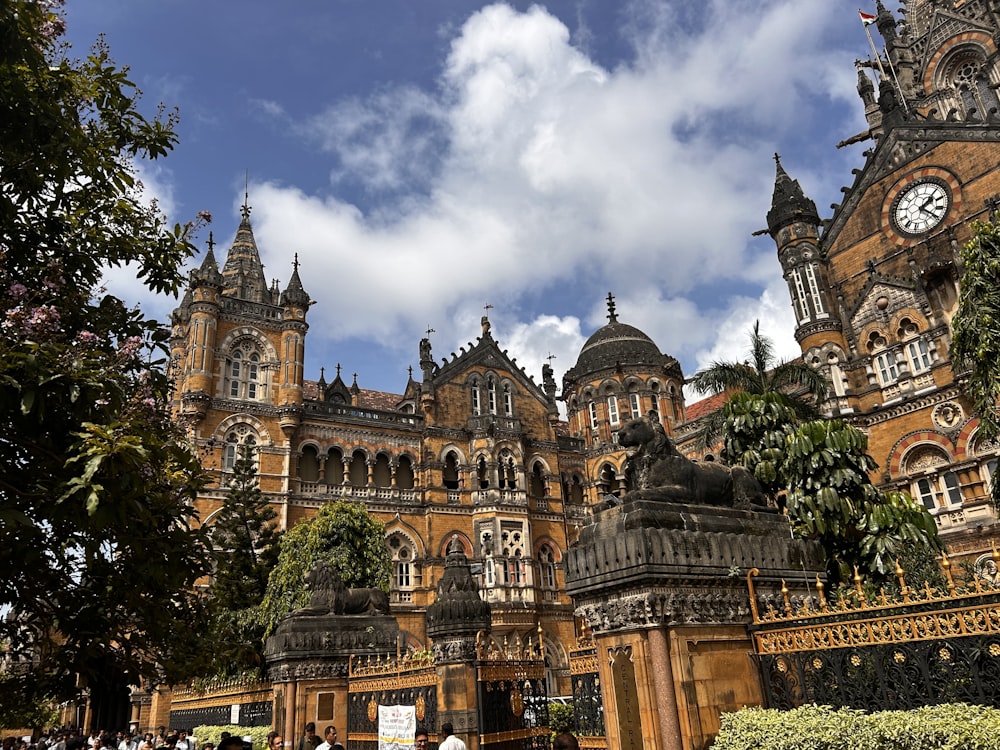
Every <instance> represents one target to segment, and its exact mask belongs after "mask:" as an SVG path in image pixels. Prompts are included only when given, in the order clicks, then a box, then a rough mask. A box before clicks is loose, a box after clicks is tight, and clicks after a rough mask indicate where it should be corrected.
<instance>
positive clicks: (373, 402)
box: [302, 380, 403, 411]
mask: <svg viewBox="0 0 1000 750" xmlns="http://www.w3.org/2000/svg"><path fill="white" fill-rule="evenodd" d="M302 397H303V398H304V399H305V400H306V401H319V400H321V399H322V395H321V394H320V392H319V383H317V382H316V381H315V380H306V381H304V382H303V383H302ZM402 400H403V397H402V395H400V394H399V393H389V392H388V391H372V390H369V389H368V388H361V389H359V393H358V406H364V407H366V408H368V409H380V410H382V411H395V410H396V408H397V404H399V402H400V401H402Z"/></svg>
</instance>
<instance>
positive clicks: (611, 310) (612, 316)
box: [608, 292, 618, 323]
mask: <svg viewBox="0 0 1000 750" xmlns="http://www.w3.org/2000/svg"><path fill="white" fill-rule="evenodd" d="M608 322H609V323H617V322H618V313H617V312H616V311H615V296H614V295H613V294H612V293H611V292H608Z"/></svg>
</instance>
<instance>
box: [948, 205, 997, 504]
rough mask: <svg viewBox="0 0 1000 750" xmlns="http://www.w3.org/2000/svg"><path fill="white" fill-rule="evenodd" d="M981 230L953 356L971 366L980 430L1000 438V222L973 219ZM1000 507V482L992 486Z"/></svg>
mask: <svg viewBox="0 0 1000 750" xmlns="http://www.w3.org/2000/svg"><path fill="white" fill-rule="evenodd" d="M973 229H974V231H975V235H974V236H973V238H972V239H971V240H969V242H968V243H966V245H965V247H963V248H962V266H963V270H962V290H961V293H960V295H959V298H958V311H957V312H956V313H955V316H954V317H953V318H952V321H951V325H952V331H953V336H952V341H951V355H952V360H953V362H954V365H955V369H956V370H957V371H963V370H964V371H966V372H967V373H968V374H967V375H966V377H964V378H963V380H964V382H965V390H966V393H967V394H968V396H969V398H970V399H971V400H972V408H973V411H974V412H975V414H976V416H977V417H979V434H980V435H981V436H982V437H983V438H986V439H987V440H996V439H997V438H1000V417H998V414H997V404H998V402H1000V227H997V226H995V225H993V224H984V223H979V222H977V223H975V224H973ZM990 490H991V491H990V494H991V496H992V499H993V505H994V506H995V507H996V508H998V509H1000V482H993V483H992V486H991V488H990Z"/></svg>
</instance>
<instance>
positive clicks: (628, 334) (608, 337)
mask: <svg viewBox="0 0 1000 750" xmlns="http://www.w3.org/2000/svg"><path fill="white" fill-rule="evenodd" d="M673 362H674V360H673V358H672V357H668V356H666V355H665V354H663V353H662V352H661V351H660V348H659V347H658V346H657V345H656V344H654V343H653V339H651V338H649V336H647V335H646V334H644V333H643V332H642V331H640V330H639V329H638V328H636V327H635V326H630V325H628V324H627V323H619V322H618V314H617V313H616V312H615V298H614V296H613V295H612V294H611V292H608V324H607V325H605V326H603V327H601V328H599V329H597V330H596V331H594V333H593V335H592V336H591V337H590V338H589V339H587V343H586V344H584V345H583V348H582V349H581V350H580V356H579V357H577V360H576V364H575V365H574V366H573V367H572V368H570V370H569V371H568V372H567V373H566V374H565V375H564V376H563V382H564V384H565V383H566V382H567V381H570V382H572V381H574V380H576V381H581V380H588V379H589V378H588V377H587V376H588V375H592V374H594V373H597V372H600V371H601V370H609V369H612V368H615V367H618V366H619V365H620V366H621V367H628V368H635V367H639V368H641V369H646V368H649V369H652V370H654V371H655V370H659V369H660V368H662V367H663V366H664V365H666V364H668V363H673Z"/></svg>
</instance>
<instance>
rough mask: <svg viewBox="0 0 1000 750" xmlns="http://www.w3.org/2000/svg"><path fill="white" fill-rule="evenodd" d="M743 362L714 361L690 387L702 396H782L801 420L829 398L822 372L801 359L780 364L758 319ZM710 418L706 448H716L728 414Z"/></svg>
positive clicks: (808, 417)
mask: <svg viewBox="0 0 1000 750" xmlns="http://www.w3.org/2000/svg"><path fill="white" fill-rule="evenodd" d="M747 355H748V357H747V359H746V361H744V362H713V363H712V364H711V365H709V366H708V367H706V368H705V369H704V370H701V371H699V372H696V373H695V374H694V375H693V376H692V378H691V380H690V385H691V387H693V388H694V389H695V390H696V391H698V392H699V393H703V394H710V393H724V392H732V393H749V394H751V395H755V396H762V395H765V394H781V395H782V396H783V399H781V400H782V401H783V404H784V405H785V406H787V407H789V408H791V409H792V410H793V411H794V413H795V415H796V417H797V418H799V419H815V418H816V417H817V416H819V414H818V412H817V410H816V404H817V403H819V402H822V401H823V399H825V398H826V394H827V390H828V384H827V381H826V378H825V377H824V376H823V375H822V373H820V372H818V371H817V370H814V369H813V368H812V367H810V366H809V365H807V364H805V363H804V362H801V361H799V360H792V361H790V362H785V361H778V360H777V359H776V358H775V356H774V344H773V343H772V342H771V340H770V339H769V338H768V337H767V336H765V335H763V334H762V333H761V332H760V321H759V320H756V321H754V324H753V329H751V331H750V347H749V349H748V350H747ZM715 414H717V415H718V416H717V417H715V418H714V419H710V420H709V423H708V425H707V427H706V430H705V432H704V434H703V439H704V443H705V445H708V446H711V445H714V443H715V440H716V438H717V437H718V434H719V432H720V431H721V429H722V423H723V421H724V419H725V415H724V413H723V412H721V411H717V412H715Z"/></svg>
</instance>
